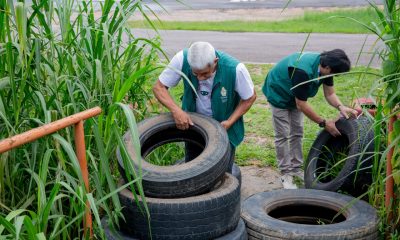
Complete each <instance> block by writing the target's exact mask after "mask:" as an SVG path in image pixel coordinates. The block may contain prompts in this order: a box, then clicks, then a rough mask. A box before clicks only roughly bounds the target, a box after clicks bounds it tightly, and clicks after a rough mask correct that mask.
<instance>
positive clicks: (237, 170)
mask: <svg viewBox="0 0 400 240" xmlns="http://www.w3.org/2000/svg"><path fill="white" fill-rule="evenodd" d="M231 174H232V175H233V176H234V177H235V178H237V180H238V181H239V186H241V185H242V172H241V171H240V168H239V166H238V165H236V163H234V164H233V166H232V172H231Z"/></svg>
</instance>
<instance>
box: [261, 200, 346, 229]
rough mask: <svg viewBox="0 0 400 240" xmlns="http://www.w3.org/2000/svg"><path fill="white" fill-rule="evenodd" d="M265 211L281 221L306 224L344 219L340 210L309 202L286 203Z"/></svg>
mask: <svg viewBox="0 0 400 240" xmlns="http://www.w3.org/2000/svg"><path fill="white" fill-rule="evenodd" d="M267 213H268V215H269V216H271V217H273V218H275V219H279V220H281V221H285V222H291V223H298V224H306V225H326V224H335V223H340V222H343V221H345V220H346V217H345V216H344V215H343V214H342V213H341V212H340V211H336V210H333V209H330V208H327V207H323V206H315V205H311V204H296V203H293V204H288V205H286V206H280V207H277V208H274V209H272V210H271V211H269V212H267Z"/></svg>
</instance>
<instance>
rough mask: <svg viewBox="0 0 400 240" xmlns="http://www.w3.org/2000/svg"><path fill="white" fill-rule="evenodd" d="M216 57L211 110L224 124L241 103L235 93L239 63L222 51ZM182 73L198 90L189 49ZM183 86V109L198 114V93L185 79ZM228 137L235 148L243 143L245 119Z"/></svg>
mask: <svg viewBox="0 0 400 240" xmlns="http://www.w3.org/2000/svg"><path fill="white" fill-rule="evenodd" d="M216 55H217V57H218V58H219V60H218V64H217V70H216V73H215V77H214V83H213V87H212V91H211V110H212V117H213V118H214V119H215V120H217V121H219V122H222V121H224V120H227V119H228V118H229V117H230V116H231V115H232V113H233V112H234V111H235V109H236V107H237V105H238V104H239V102H240V96H239V94H238V93H237V92H235V82H236V66H237V65H238V64H239V61H238V60H236V59H235V58H233V57H231V56H229V55H227V54H225V53H223V52H220V51H216ZM182 72H183V73H184V74H185V75H186V76H187V78H188V79H189V80H190V82H191V84H193V87H194V89H197V88H198V86H199V80H198V79H197V77H196V76H194V75H193V72H192V69H191V68H190V65H189V63H188V61H187V49H185V50H184V51H183V65H182ZM183 85H184V92H183V98H182V109H183V110H185V111H187V112H196V93H195V91H193V89H192V87H191V86H190V84H189V83H188V82H187V80H186V79H183ZM228 137H229V140H230V142H231V143H232V144H233V145H234V146H235V147H236V146H237V145H239V144H240V143H241V142H242V141H243V137H244V124H243V117H241V118H240V119H239V120H237V121H236V122H235V123H234V124H233V125H232V126H231V127H230V128H229V129H228Z"/></svg>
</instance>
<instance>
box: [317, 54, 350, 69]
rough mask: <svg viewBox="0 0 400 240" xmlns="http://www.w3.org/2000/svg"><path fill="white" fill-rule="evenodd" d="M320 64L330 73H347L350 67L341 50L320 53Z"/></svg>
mask: <svg viewBox="0 0 400 240" xmlns="http://www.w3.org/2000/svg"><path fill="white" fill-rule="evenodd" d="M320 64H321V66H322V67H330V68H331V69H332V73H343V72H348V71H349V70H350V67H351V63H350V60H349V58H348V57H347V55H346V53H345V52H344V51H343V50H342V49H333V50H332V51H326V52H323V53H321V60H320Z"/></svg>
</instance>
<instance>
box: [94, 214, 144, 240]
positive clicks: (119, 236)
mask: <svg viewBox="0 0 400 240" xmlns="http://www.w3.org/2000/svg"><path fill="white" fill-rule="evenodd" d="M101 226H102V227H103V229H104V234H105V236H106V239H107V240H139V239H137V238H134V237H131V236H128V235H127V234H125V233H123V232H121V231H117V230H114V231H113V230H111V229H110V227H109V224H108V218H107V217H104V218H102V219H101Z"/></svg>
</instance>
